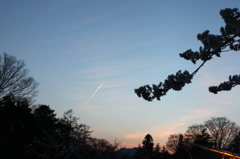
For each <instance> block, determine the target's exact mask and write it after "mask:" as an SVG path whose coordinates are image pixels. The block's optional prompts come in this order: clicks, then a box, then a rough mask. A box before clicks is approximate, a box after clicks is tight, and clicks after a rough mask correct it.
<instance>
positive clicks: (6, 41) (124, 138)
mask: <svg viewBox="0 0 240 159" xmlns="http://www.w3.org/2000/svg"><path fill="white" fill-rule="evenodd" d="M239 6H240V1H239V0H231V1H226V0H218V1H217V3H216V1H209V0H202V1H193V0H182V1H179V0H171V1H163V0H121V1H116V0H91V1H87V0H55V1H54V0H52V1H46V0H41V1H39V0H36V1H30V0H28V1H26V0H21V1H18V0H12V1H8V0H1V1H0V22H1V23H0V53H1V55H3V53H4V52H6V53H8V54H10V55H13V56H16V57H17V59H19V60H24V61H25V63H26V68H27V69H28V70H29V76H31V77H34V79H35V80H36V81H37V82H38V83H39V87H38V90H39V93H38V96H37V97H36V102H35V104H46V105H49V106H50V107H51V108H52V109H54V110H55V113H56V114H57V116H58V117H62V115H63V113H64V112H66V111H67V110H69V109H72V110H73V112H74V115H75V116H76V117H79V121H78V122H79V123H84V124H87V125H89V126H90V127H91V130H93V133H92V136H93V137H96V138H104V139H107V140H108V141H109V142H113V141H114V140H115V139H118V141H119V142H121V143H122V146H124V147H137V146H138V144H141V143H142V140H143V139H144V137H145V135H146V134H151V135H152V137H153V140H154V143H155V144H156V143H160V145H164V144H165V142H166V141H167V139H168V137H169V136H170V134H174V133H184V132H185V131H186V130H187V128H188V127H189V126H191V125H193V124H202V123H203V122H204V121H206V120H208V119H210V118H211V117H224V116H225V117H227V118H228V119H230V120H231V121H233V122H236V124H237V125H240V115H239V112H240V98H239V94H240V87H239V86H238V87H235V88H233V89H232V91H230V92H220V93H219V94H217V95H215V94H212V93H210V92H208V87H209V86H213V85H218V84H220V83H221V82H223V81H226V80H227V79H228V77H229V75H235V74H239V68H240V63H239V60H240V54H239V52H233V51H229V52H224V53H222V55H221V58H218V57H214V58H213V60H211V61H208V62H207V63H206V64H205V65H204V67H202V68H201V70H200V71H199V72H198V73H197V74H196V75H195V77H194V79H193V81H192V83H191V84H189V85H187V86H185V87H184V88H183V90H182V91H172V90H171V91H169V92H168V94H167V95H166V96H164V97H163V98H162V99H161V101H156V100H155V101H153V102H147V101H145V100H143V99H142V98H139V97H138V96H137V95H136V94H135V93H134V89H136V88H138V87H140V86H142V85H145V84H158V83H159V82H161V81H164V80H165V78H166V77H167V76H168V75H170V74H175V73H176V72H177V71H179V70H189V72H193V71H194V70H195V69H196V68H197V67H198V66H199V65H200V64H201V63H200V62H197V64H195V65H194V64H192V63H191V62H190V61H186V60H184V59H182V58H180V57H179V53H182V52H184V51H186V50H187V49H192V50H198V49H199V47H200V46H201V43H200V41H198V40H197V39H196V35H197V34H198V33H202V32H203V31H205V30H210V32H211V33H213V34H219V30H220V27H221V26H224V21H223V20H222V18H221V16H220V15H219V11H220V10H221V9H224V8H236V7H237V8H238V7H239Z"/></svg>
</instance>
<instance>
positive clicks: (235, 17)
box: [135, 8, 240, 101]
mask: <svg viewBox="0 0 240 159" xmlns="http://www.w3.org/2000/svg"><path fill="white" fill-rule="evenodd" d="M220 15H221V16H222V18H223V20H224V22H225V23H226V25H225V27H221V28H220V32H221V34H220V35H214V34H210V32H209V31H208V30H206V31H204V32H203V33H201V34H198V35H197V39H198V40H200V41H201V42H202V44H203V46H201V47H200V48H199V51H195V52H194V51H192V50H191V49H189V50H187V51H185V52H183V53H180V54H179V55H180V57H182V58H184V59H185V60H190V61H191V62H192V63H194V64H196V61H198V60H201V61H202V63H201V64H200V66H199V67H198V68H197V69H196V70H195V71H193V72H192V73H189V71H187V70H185V71H183V72H182V71H181V70H179V71H178V72H177V73H176V74H175V75H174V74H172V75H169V76H168V77H167V79H165V81H164V82H160V83H159V84H158V85H155V84H152V86H150V85H144V86H141V87H139V88H137V89H135V93H136V94H137V96H138V97H140V98H141V97H142V98H143V99H144V100H147V101H153V100H154V99H155V98H156V99H157V100H160V99H161V97H162V96H164V95H166V94H167V92H168V91H169V90H171V89H173V90H175V91H180V90H182V88H183V87H184V86H185V85H186V84H189V83H191V80H192V79H193V77H194V75H195V74H196V73H197V72H198V71H199V70H200V69H201V67H203V65H204V64H205V63H206V62H207V61H209V60H211V59H212V58H213V57H214V56H217V57H220V55H221V53H222V52H226V51H230V50H232V51H239V50H240V12H239V11H238V9H237V8H234V9H230V8H226V9H223V10H221V11H220ZM227 49H229V50H227ZM239 84H240V74H239V75H233V76H229V80H228V81H226V82H223V83H221V84H219V86H211V87H209V91H210V92H212V93H215V94H217V93H218V92H220V91H230V90H231V89H232V88H233V87H235V86H236V85H239Z"/></svg>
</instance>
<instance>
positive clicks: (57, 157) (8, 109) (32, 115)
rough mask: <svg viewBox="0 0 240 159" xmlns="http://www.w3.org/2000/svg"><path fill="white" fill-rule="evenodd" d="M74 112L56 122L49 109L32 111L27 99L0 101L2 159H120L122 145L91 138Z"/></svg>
mask: <svg viewBox="0 0 240 159" xmlns="http://www.w3.org/2000/svg"><path fill="white" fill-rule="evenodd" d="M77 121H78V118H77V117H75V116H74V115H73V111H72V110H68V111H66V112H64V114H63V117H62V118H57V117H56V114H55V113H54V110H53V109H51V108H50V107H49V106H48V105H38V106H37V107H35V108H32V107H31V106H30V104H29V102H28V100H26V99H21V100H19V99H17V100H16V98H15V97H14V96H11V95H9V96H5V97H4V98H2V99H1V101H0V125H1V129H0V141H1V142H0V158H1V159H13V158H24V159H30V158H31V159H33V158H34V159H68V158H69V159H79V158H83V159H108V158H109V159H115V158H116V159H118V158H119V159H120V158H125V156H124V155H121V154H119V153H118V151H117V150H118V149H119V148H120V143H119V142H117V141H115V142H114V143H110V142H108V141H107V140H105V139H97V138H93V137H91V133H92V131H91V130H90V127H89V126H88V125H85V124H78V122H77Z"/></svg>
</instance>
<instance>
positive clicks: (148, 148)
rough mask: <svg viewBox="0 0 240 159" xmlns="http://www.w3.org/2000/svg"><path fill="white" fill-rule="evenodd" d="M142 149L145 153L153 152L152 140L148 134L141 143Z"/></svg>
mask: <svg viewBox="0 0 240 159" xmlns="http://www.w3.org/2000/svg"><path fill="white" fill-rule="evenodd" d="M142 144H143V146H142V148H143V149H144V150H145V151H148V152H150V151H152V150H153V145H154V143H153V138H152V136H151V135H150V134H147V135H146V136H145V137H144V140H143V141H142Z"/></svg>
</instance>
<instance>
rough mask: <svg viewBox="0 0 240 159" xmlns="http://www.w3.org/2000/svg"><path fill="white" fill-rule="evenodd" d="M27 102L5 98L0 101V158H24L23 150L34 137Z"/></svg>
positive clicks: (33, 124) (33, 120)
mask: <svg viewBox="0 0 240 159" xmlns="http://www.w3.org/2000/svg"><path fill="white" fill-rule="evenodd" d="M29 106H30V105H29V103H28V101H27V100H24V99H21V101H20V100H17V102H16V99H15V98H14V96H5V97H4V98H3V99H2V100H1V101H0V126H1V128H0V142H1V143H0V158H2V159H5V158H26V157H25V154H24V149H25V148H26V147H27V146H29V144H31V141H32V139H33V137H34V132H36V129H35V119H34V116H33V114H32V113H31V111H32V109H31V108H30V107H29Z"/></svg>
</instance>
